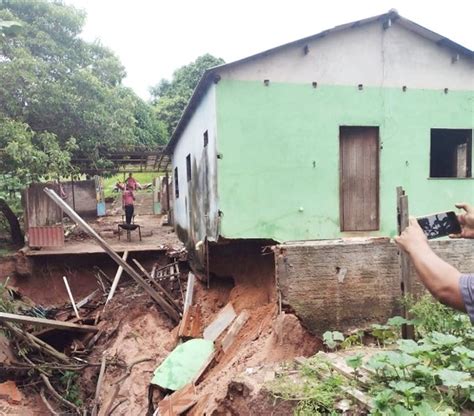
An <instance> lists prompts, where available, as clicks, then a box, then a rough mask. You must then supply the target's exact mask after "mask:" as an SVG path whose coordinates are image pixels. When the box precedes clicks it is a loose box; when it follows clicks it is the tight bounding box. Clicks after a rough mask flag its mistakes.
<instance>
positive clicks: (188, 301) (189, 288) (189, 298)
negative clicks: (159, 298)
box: [183, 272, 196, 312]
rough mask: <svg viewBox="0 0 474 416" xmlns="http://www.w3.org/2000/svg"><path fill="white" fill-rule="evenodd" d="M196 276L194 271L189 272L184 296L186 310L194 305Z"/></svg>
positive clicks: (184, 308)
mask: <svg viewBox="0 0 474 416" xmlns="http://www.w3.org/2000/svg"><path fill="white" fill-rule="evenodd" d="M195 280H196V277H195V276H194V274H193V273H191V272H189V273H188V282H187V284H186V297H185V298H184V306H183V310H184V311H185V312H186V310H187V309H188V308H189V307H190V306H191V305H192V303H193V293H194V282H195Z"/></svg>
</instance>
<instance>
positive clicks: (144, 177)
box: [104, 172, 158, 198]
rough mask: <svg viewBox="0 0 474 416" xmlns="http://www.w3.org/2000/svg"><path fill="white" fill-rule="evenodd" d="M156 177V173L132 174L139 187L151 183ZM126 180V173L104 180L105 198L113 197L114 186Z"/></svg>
mask: <svg viewBox="0 0 474 416" xmlns="http://www.w3.org/2000/svg"><path fill="white" fill-rule="evenodd" d="M156 176H158V175H157V173H156V172H137V173H134V174H133V177H134V178H135V180H136V181H137V182H138V183H140V184H141V185H145V184H147V183H151V182H153V178H155V177H156ZM127 178H128V173H126V174H125V175H124V174H123V173H117V174H116V175H114V176H111V177H109V178H104V194H105V197H106V198H107V197H109V196H114V195H115V194H114V193H113V189H114V186H115V184H116V183H117V182H123V181H124V179H127Z"/></svg>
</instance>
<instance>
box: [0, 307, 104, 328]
mask: <svg viewBox="0 0 474 416" xmlns="http://www.w3.org/2000/svg"><path fill="white" fill-rule="evenodd" d="M0 322H15V323H20V324H33V325H42V326H48V327H51V328H60V329H64V330H68V331H80V332H97V331H98V328H97V327H96V326H92V325H79V324H73V323H71V322H63V321H55V320H53V319H44V318H34V317H31V316H24V315H15V314H13V313H6V312H0Z"/></svg>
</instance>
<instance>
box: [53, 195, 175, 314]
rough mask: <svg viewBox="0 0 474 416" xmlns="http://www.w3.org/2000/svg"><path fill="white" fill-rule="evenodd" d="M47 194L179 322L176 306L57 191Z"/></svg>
mask: <svg viewBox="0 0 474 416" xmlns="http://www.w3.org/2000/svg"><path fill="white" fill-rule="evenodd" d="M44 191H45V192H46V194H47V195H48V196H49V197H50V198H51V199H52V200H53V201H54V202H56V204H57V205H59V206H60V207H61V208H62V209H63V211H64V212H65V213H66V214H67V215H68V216H69V217H70V218H71V219H72V220H73V221H74V222H75V223H76V224H77V225H79V226H80V227H81V228H82V229H83V230H84V231H85V232H86V233H87V234H89V236H91V237H92V238H93V239H94V240H96V241H97V243H98V244H99V245H100V246H101V247H102V248H103V249H104V251H105V252H106V253H107V254H108V255H109V256H110V257H111V258H112V260H114V261H115V262H116V263H117V264H118V265H119V266H122V267H123V269H124V271H126V272H127V273H128V275H129V276H130V277H132V279H134V280H135V281H136V282H137V283H138V284H139V285H140V286H141V287H142V288H143V290H145V292H147V293H148V294H149V295H150V296H151V297H152V299H153V300H155V301H156V303H158V305H160V307H161V308H162V309H163V310H164V312H165V313H166V314H167V315H168V316H169V317H170V318H171V319H172V320H173V321H174V322H175V323H178V322H179V320H180V314H179V312H178V311H176V309H175V308H174V306H172V305H170V303H169V302H168V301H167V300H166V299H164V298H163V297H162V296H161V295H160V294H159V293H158V292H157V291H156V290H155V289H153V288H152V287H151V286H150V285H149V284H148V283H147V282H146V281H145V279H143V278H142V277H141V276H140V274H139V273H137V272H136V271H135V270H134V269H133V268H132V267H131V266H130V265H129V264H127V263H126V262H124V261H123V260H122V258H121V257H120V256H119V255H118V254H117V253H116V252H115V251H114V250H113V249H112V247H111V246H110V245H109V244H107V243H106V242H105V240H104V239H103V238H102V237H100V236H99V235H98V234H97V233H96V232H95V231H94V230H93V228H92V227H91V226H90V225H89V224H87V223H86V222H85V221H84V220H83V219H82V218H81V217H80V216H79V215H78V214H77V213H76V211H74V210H73V209H72V208H71V207H70V206H69V205H68V204H66V203H65V202H64V201H63V200H62V199H61V198H60V197H59V196H58V194H57V193H56V192H54V191H53V190H52V189H49V188H44Z"/></svg>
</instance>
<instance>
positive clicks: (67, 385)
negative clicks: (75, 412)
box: [59, 371, 83, 406]
mask: <svg viewBox="0 0 474 416" xmlns="http://www.w3.org/2000/svg"><path fill="white" fill-rule="evenodd" d="M59 382H60V385H61V387H62V388H63V390H64V392H63V397H64V398H65V399H66V400H68V401H70V402H71V403H74V404H75V405H76V406H82V404H83V401H82V399H81V387H80V385H79V374H78V373H76V372H74V371H64V372H62V374H61V376H60V377H59Z"/></svg>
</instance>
